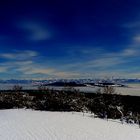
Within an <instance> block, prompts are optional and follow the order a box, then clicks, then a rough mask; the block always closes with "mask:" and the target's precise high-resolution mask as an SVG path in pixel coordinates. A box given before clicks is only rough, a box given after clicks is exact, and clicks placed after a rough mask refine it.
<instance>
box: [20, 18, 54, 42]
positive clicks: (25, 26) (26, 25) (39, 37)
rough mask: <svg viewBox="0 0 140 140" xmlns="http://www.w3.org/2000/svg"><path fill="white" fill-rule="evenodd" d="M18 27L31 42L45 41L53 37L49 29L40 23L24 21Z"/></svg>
mask: <svg viewBox="0 0 140 140" xmlns="http://www.w3.org/2000/svg"><path fill="white" fill-rule="evenodd" d="M18 26H19V28H20V29H22V30H23V31H24V32H25V33H26V35H27V39H29V40H31V41H43V40H48V39H50V38H51V37H52V33H51V32H50V31H49V29H48V28H47V27H45V26H44V25H42V24H41V23H38V22H31V21H25V22H24V21H23V22H22V23H20V25H18Z"/></svg>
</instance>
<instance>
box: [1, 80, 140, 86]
mask: <svg viewBox="0 0 140 140" xmlns="http://www.w3.org/2000/svg"><path fill="white" fill-rule="evenodd" d="M104 81H108V82H113V83H140V79H111V80H105V79H57V80H56V79H52V80H17V79H9V80H0V84H33V85H41V84H43V85H55V86H56V85H59V86H60V85H61V86H64V84H65V85H66V86H67V83H69V84H70V85H72V86H83V84H85V83H97V82H104Z"/></svg>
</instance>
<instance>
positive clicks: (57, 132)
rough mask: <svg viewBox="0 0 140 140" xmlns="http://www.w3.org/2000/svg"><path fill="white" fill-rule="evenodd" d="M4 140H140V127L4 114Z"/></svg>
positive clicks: (0, 120)
mask: <svg viewBox="0 0 140 140" xmlns="http://www.w3.org/2000/svg"><path fill="white" fill-rule="evenodd" d="M0 140H140V129H139V128H138V126H134V125H133V126H130V125H126V124H124V125H122V124H121V123H120V122H115V121H113V120H109V121H106V120H102V119H98V118H93V117H91V116H90V114H86V116H84V117H83V116H82V114H81V113H74V114H72V113H71V112H45V111H44V112H41V111H32V110H23V109H20V110H18V109H11V110H0Z"/></svg>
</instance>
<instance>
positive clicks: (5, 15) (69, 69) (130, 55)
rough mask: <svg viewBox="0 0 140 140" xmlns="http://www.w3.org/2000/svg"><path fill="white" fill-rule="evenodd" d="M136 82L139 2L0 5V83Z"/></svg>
mask: <svg viewBox="0 0 140 140" xmlns="http://www.w3.org/2000/svg"><path fill="white" fill-rule="evenodd" d="M112 76H114V77H123V78H140V1H139V0H125V1H124V0H90V1H89V0H44V1H43V0H38V1H36V0H17V1H16V0H9V1H8V0H1V1H0V79H11V78H13V79H47V78H98V77H99V78H100V77H112Z"/></svg>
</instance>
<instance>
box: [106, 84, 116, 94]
mask: <svg viewBox="0 0 140 140" xmlns="http://www.w3.org/2000/svg"><path fill="white" fill-rule="evenodd" d="M103 93H104V94H114V93H115V88H114V87H113V86H105V87H103Z"/></svg>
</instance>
